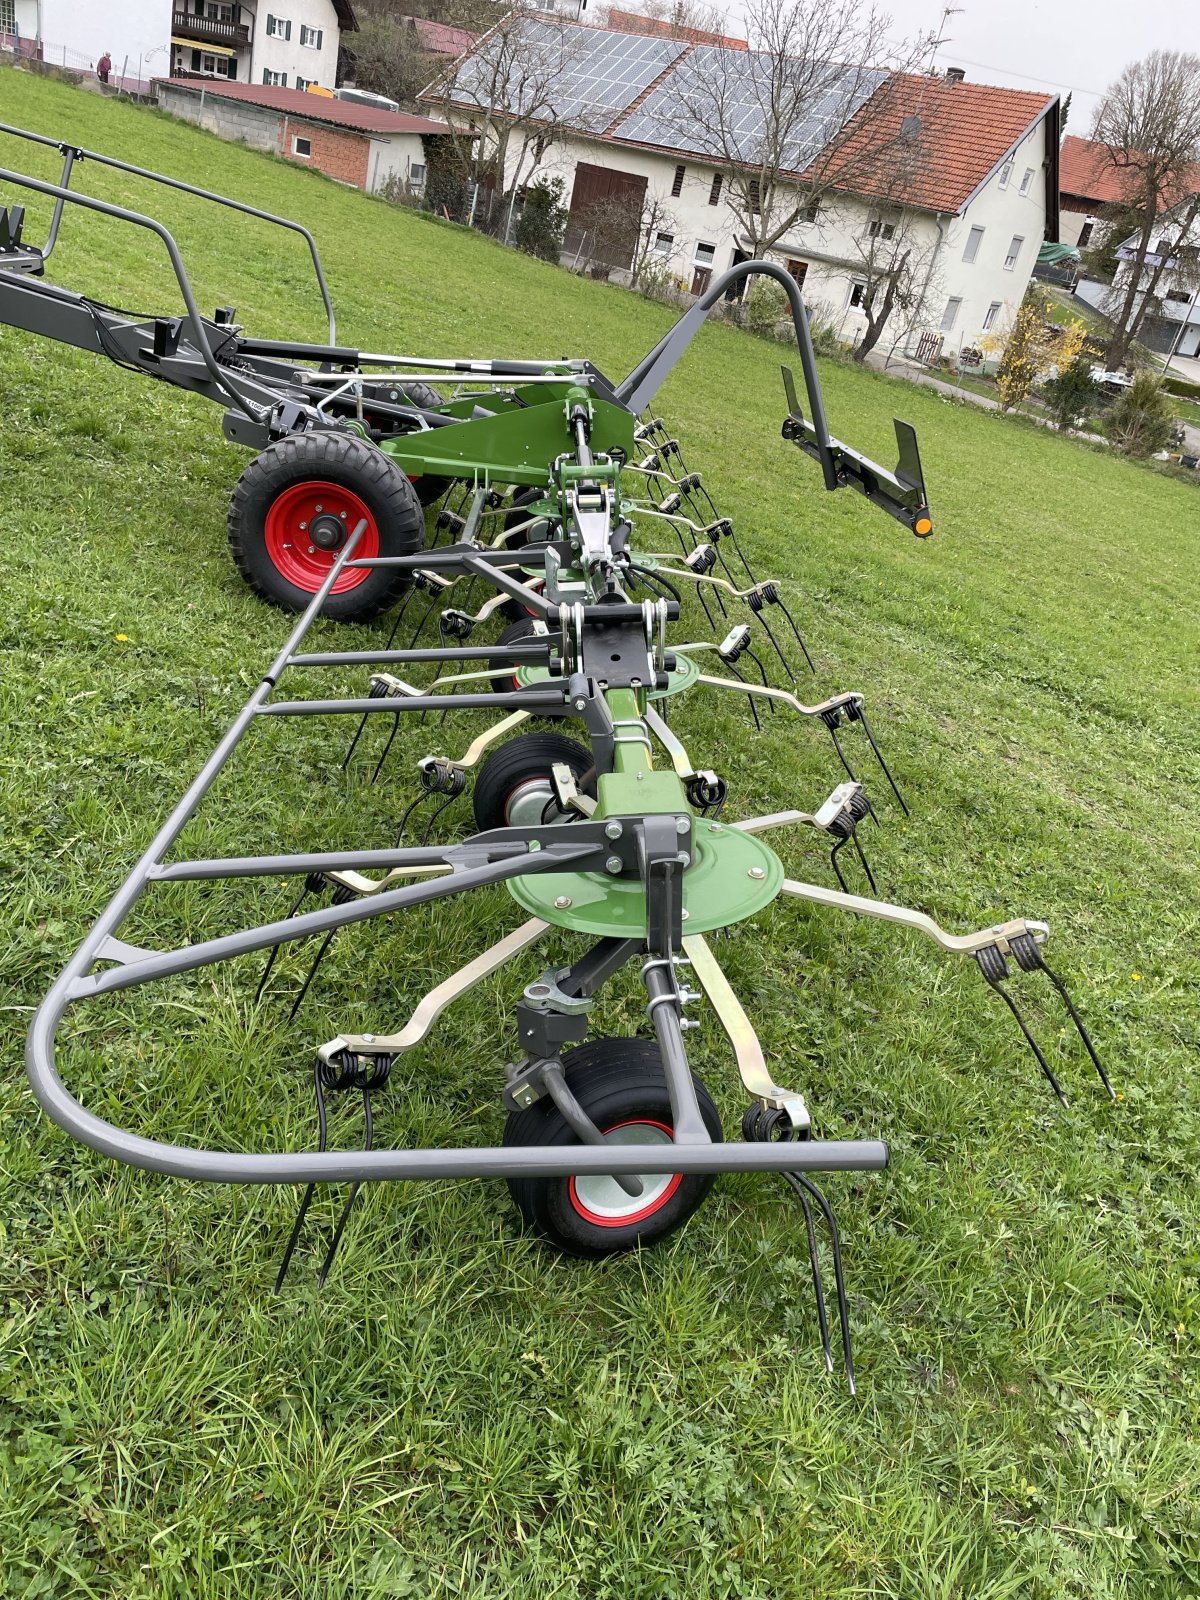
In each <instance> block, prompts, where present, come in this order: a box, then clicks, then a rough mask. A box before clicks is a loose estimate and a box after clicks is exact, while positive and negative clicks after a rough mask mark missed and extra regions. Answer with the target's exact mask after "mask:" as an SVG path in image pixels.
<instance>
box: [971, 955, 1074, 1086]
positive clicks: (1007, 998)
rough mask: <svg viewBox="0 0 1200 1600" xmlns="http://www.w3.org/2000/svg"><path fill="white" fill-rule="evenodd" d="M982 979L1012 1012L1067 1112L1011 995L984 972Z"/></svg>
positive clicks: (1038, 1047) (1046, 1063)
mask: <svg viewBox="0 0 1200 1600" xmlns="http://www.w3.org/2000/svg"><path fill="white" fill-rule="evenodd" d="M979 970H980V971H981V972H983V968H982V967H981V968H980V969H979ZM983 977H984V982H985V983H986V984H987V986H988V988H989V989H994V990H995V991H996V993H997V994H998V995H999V996H1000V998H1001V1000H1003V1001H1004V1004H1005V1005H1006V1006H1007V1007H1008V1009H1009V1010H1010V1011H1011V1012H1012V1014H1013V1016H1014V1017H1015V1018H1016V1019H1017V1026H1018V1027H1019V1028H1020V1030H1021V1032H1022V1033H1023V1034H1024V1035H1025V1042H1026V1044H1028V1046H1029V1048H1030V1049H1031V1050H1032V1051H1033V1054H1034V1056H1035V1058H1036V1060H1037V1064H1038V1066H1039V1067H1041V1069H1042V1071H1043V1072H1044V1073H1045V1074H1046V1079H1047V1082H1048V1083H1049V1084H1050V1087H1051V1088H1052V1089H1053V1090H1054V1092H1055V1094H1056V1095H1057V1096H1058V1099H1059V1102H1060V1104H1061V1105H1062V1107H1063V1109H1064V1110H1067V1111H1069V1110H1070V1107H1071V1103H1070V1101H1069V1100H1068V1099H1067V1097H1066V1095H1065V1094H1064V1093H1063V1092H1062V1085H1061V1084H1060V1083H1059V1081H1058V1079H1057V1078H1056V1077H1055V1076H1054V1073H1053V1071H1052V1070H1051V1067H1050V1063H1049V1062H1048V1061H1047V1060H1046V1058H1045V1056H1044V1055H1043V1054H1042V1050H1041V1046H1040V1045H1039V1044H1038V1042H1037V1040H1036V1039H1035V1038H1034V1037H1033V1035H1032V1034H1031V1033H1030V1031H1029V1028H1028V1027H1027V1025H1026V1022H1025V1018H1024V1017H1023V1016H1022V1015H1021V1013H1020V1010H1019V1009H1018V1007H1017V1003H1016V1001H1015V1000H1014V999H1013V997H1012V995H1010V994H1009V992H1008V990H1007V989H1005V988H1004V987H1003V986H1002V984H1001V982H1000V980H999V979H997V978H989V977H988V975H987V973H986V972H984V973H983Z"/></svg>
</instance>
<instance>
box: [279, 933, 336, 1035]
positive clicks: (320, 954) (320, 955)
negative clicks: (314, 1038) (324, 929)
mask: <svg viewBox="0 0 1200 1600" xmlns="http://www.w3.org/2000/svg"><path fill="white" fill-rule="evenodd" d="M336 933H337V929H336V928H330V930H329V932H328V933H327V934H326V935H325V937H324V938H323V939H322V940H321V948H320V949H319V950H318V951H317V954H316V958H315V960H314V961H313V964H312V966H311V967H309V969H308V976H307V977H306V978H305V980H304V982H303V984H302V985H301V988H300V993H299V994H298V995H297V996H296V998H295V1000H293V1001H292V1009H291V1010H290V1011H289V1012H288V1021H289V1022H294V1021H295V1018H296V1013H297V1011H299V1009H300V1007H301V1005H302V1004H303V1002H304V996H305V995H306V994H307V993H308V991H309V987H310V985H311V984H312V981H313V979H314V978H315V977H316V975H317V968H318V967H319V966H320V965H321V963H322V961H324V959H325V956H326V953H327V951H328V949H329V946H330V945H331V944H332V943H333V937H334V934H336Z"/></svg>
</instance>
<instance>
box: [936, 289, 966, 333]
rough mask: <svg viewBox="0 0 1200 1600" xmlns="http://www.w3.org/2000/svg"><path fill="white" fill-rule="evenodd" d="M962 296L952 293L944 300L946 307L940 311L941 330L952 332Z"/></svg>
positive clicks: (961, 304)
mask: <svg viewBox="0 0 1200 1600" xmlns="http://www.w3.org/2000/svg"><path fill="white" fill-rule="evenodd" d="M962 307H963V303H962V296H961V295H957V294H952V295H951V296H950V298H949V300H947V301H946V309H945V311H943V312H942V321H941V330H940V331H941V332H942V333H953V332H954V325H955V323H956V322H957V321H958V314H959V312H960V311H961V310H962Z"/></svg>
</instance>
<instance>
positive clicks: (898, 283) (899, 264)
mask: <svg viewBox="0 0 1200 1600" xmlns="http://www.w3.org/2000/svg"><path fill="white" fill-rule="evenodd" d="M854 249H855V255H856V259H855V262H854V268H855V276H856V277H857V278H858V280H859V281H860V282H861V283H862V285H863V292H862V304H861V306H860V307H859V309H860V310H861V312H862V314H863V316H864V317H865V318H866V327H865V328H864V329H863V333H862V337H861V338H860V339H859V341H858V343H857V344H856V345H855V347H854V359H855V360H856V361H865V360H866V358H867V356H868V355H870V353H871V351H872V350H874V348H875V346H876V345H877V344H878V343H879V341H880V339H881V338H882V337H883V333H884V330H885V328H886V327H887V325H888V323H889V322H890V321H891V320H892V318H893V317H895V318H896V319H897V326H898V327H900V328H902V329H903V330H904V331H905V332H907V330H908V329H910V328H912V327H913V326H914V325H915V324H916V323H917V322H918V321H919V320H920V318H921V317H922V316H923V314H924V312H925V308H926V307H927V306H928V305H929V303H930V301H931V300H932V299H934V298H935V297H936V295H937V293H938V288H939V285H940V281H941V280H940V278H937V277H936V275H935V273H934V271H933V266H934V261H935V258H936V256H937V240H936V237H934V236H931V235H930V233H929V231H928V229H926V228H922V227H920V226H919V225H917V224H916V221H915V218H914V215H913V213H912V212H910V211H891V210H887V209H883V210H879V211H877V212H875V213H874V214H873V215H872V216H871V218H870V220H869V221H868V223H867V225H866V230H865V232H863V233H862V234H860V235H859V236H858V237H856V238H855V240H854Z"/></svg>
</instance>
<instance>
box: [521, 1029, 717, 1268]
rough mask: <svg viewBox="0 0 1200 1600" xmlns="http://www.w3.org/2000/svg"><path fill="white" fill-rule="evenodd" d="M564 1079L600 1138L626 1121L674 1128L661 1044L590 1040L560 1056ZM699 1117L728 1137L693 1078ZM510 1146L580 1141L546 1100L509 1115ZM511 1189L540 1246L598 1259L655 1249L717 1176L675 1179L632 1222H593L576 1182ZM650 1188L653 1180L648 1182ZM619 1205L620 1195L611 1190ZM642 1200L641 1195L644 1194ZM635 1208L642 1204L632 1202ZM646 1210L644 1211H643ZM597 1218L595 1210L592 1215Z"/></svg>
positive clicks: (531, 1182)
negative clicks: (650, 1205)
mask: <svg viewBox="0 0 1200 1600" xmlns="http://www.w3.org/2000/svg"><path fill="white" fill-rule="evenodd" d="M562 1060H563V1068H564V1073H563V1075H564V1077H565V1078H566V1081H567V1084H568V1086H569V1088H570V1089H571V1092H572V1093H573V1094H574V1096H575V1098H576V1099H577V1100H578V1101H579V1103H580V1105H581V1106H582V1107H583V1109H584V1110H585V1111H586V1112H587V1114H588V1116H590V1117H591V1119H592V1121H593V1122H594V1123H595V1124H596V1126H597V1127H598V1128H599V1129H600V1131H601V1132H602V1133H607V1132H609V1131H610V1130H611V1129H613V1128H615V1127H618V1126H619V1125H621V1124H623V1123H630V1122H639V1121H641V1122H651V1123H656V1124H659V1125H660V1126H662V1127H665V1128H666V1129H667V1130H669V1129H670V1128H671V1126H672V1115H671V1097H670V1095H669V1094H668V1093H667V1078H666V1073H665V1072H664V1071H663V1065H662V1058H661V1056H660V1055H659V1050H658V1045H657V1044H655V1043H653V1042H652V1041H651V1040H649V1039H592V1040H589V1041H588V1042H587V1043H586V1044H581V1045H579V1046H577V1047H576V1048H575V1049H574V1050H568V1051H567V1052H566V1053H565V1054H564V1055H563V1058H562ZM692 1081H693V1083H694V1084H695V1085H696V1097H697V1099H698V1101H699V1104H700V1112H701V1115H702V1116H703V1118H704V1122H705V1125H706V1127H707V1128H708V1131H709V1134H710V1135H711V1137H712V1139H713V1142H714V1143H717V1144H719V1143H720V1142H721V1141H722V1138H723V1135H722V1132H721V1119H720V1116H719V1115H718V1113H717V1108H716V1106H715V1105H714V1104H713V1102H712V1098H711V1096H710V1095H709V1093H708V1090H707V1089H706V1088H705V1087H704V1085H703V1084H702V1083H701V1081H700V1079H699V1078H697V1077H696V1076H695V1074H693V1076H692ZM504 1143H505V1144H506V1145H518V1146H519V1145H572V1144H578V1143H579V1136H578V1135H577V1134H576V1133H575V1131H574V1129H573V1128H571V1126H570V1124H569V1123H568V1122H567V1121H566V1119H565V1118H564V1117H563V1115H562V1113H561V1112H560V1111H559V1109H558V1107H557V1106H556V1105H555V1104H554V1102H553V1101H552V1100H551V1099H550V1098H549V1096H548V1095H546V1096H543V1097H542V1099H540V1100H535V1101H534V1103H533V1105H531V1106H528V1107H526V1108H525V1110H523V1111H513V1112H510V1114H509V1117H508V1121H507V1123H506V1124H505V1128H504ZM507 1181H508V1190H509V1193H510V1194H511V1195H512V1197H513V1199H514V1200H515V1201H516V1204H517V1209H518V1210H519V1211H520V1213H521V1216H522V1218H523V1219H524V1221H525V1225H526V1227H528V1228H529V1229H530V1230H531V1231H532V1232H533V1233H536V1234H537V1235H538V1237H539V1238H540V1239H541V1240H542V1241H543V1243H545V1244H547V1245H549V1246H550V1247H551V1249H553V1250H557V1251H558V1252H559V1253H560V1254H561V1255H565V1256H583V1257H587V1258H591V1259H592V1260H598V1259H600V1258H602V1257H604V1256H611V1255H618V1254H620V1253H621V1252H622V1251H625V1250H633V1249H636V1248H637V1247H638V1246H639V1245H652V1244H657V1242H658V1241H659V1240H660V1239H665V1238H666V1237H667V1235H668V1234H670V1233H674V1232H675V1230H676V1229H677V1228H680V1227H682V1226H683V1224H684V1223H685V1222H686V1221H687V1220H688V1218H689V1217H690V1216H691V1215H692V1213H693V1212H694V1211H695V1210H696V1209H697V1207H698V1206H700V1205H701V1204H702V1203H703V1201H704V1200H705V1198H706V1197H707V1195H708V1192H709V1190H710V1189H711V1188H712V1186H713V1184H714V1183H715V1181H716V1179H715V1176H714V1175H713V1174H711V1173H709V1174H703V1173H698V1174H694V1175H690V1176H686V1177H685V1176H681V1175H679V1174H676V1175H675V1178H674V1179H673V1180H672V1185H673V1186H672V1187H670V1188H668V1190H667V1191H665V1192H664V1193H663V1194H662V1195H661V1196H659V1197H657V1198H656V1200H655V1201H654V1202H653V1209H652V1210H650V1211H649V1212H648V1214H646V1215H641V1214H640V1213H639V1212H638V1211H637V1210H634V1211H633V1212H632V1214H631V1217H630V1219H629V1220H628V1221H621V1220H619V1218H618V1217H617V1216H609V1217H608V1218H607V1219H606V1220H604V1221H601V1220H591V1219H590V1217H589V1214H588V1213H587V1208H586V1207H585V1206H584V1205H583V1201H582V1199H581V1197H580V1196H579V1194H578V1193H577V1191H576V1187H575V1181H574V1180H573V1179H571V1178H509V1179H508V1180H507ZM646 1181H647V1182H649V1183H653V1182H655V1180H654V1179H649V1180H646ZM613 1197H614V1199H617V1200H618V1203H620V1192H619V1191H616V1190H615V1185H614V1186H613ZM643 1198H644V1197H643ZM629 1203H630V1205H631V1206H632V1207H636V1206H637V1204H638V1201H637V1200H634V1199H630V1202H629ZM643 1209H645V1207H644V1206H643ZM592 1215H593V1216H594V1215H595V1214H594V1213H593V1214H592Z"/></svg>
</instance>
